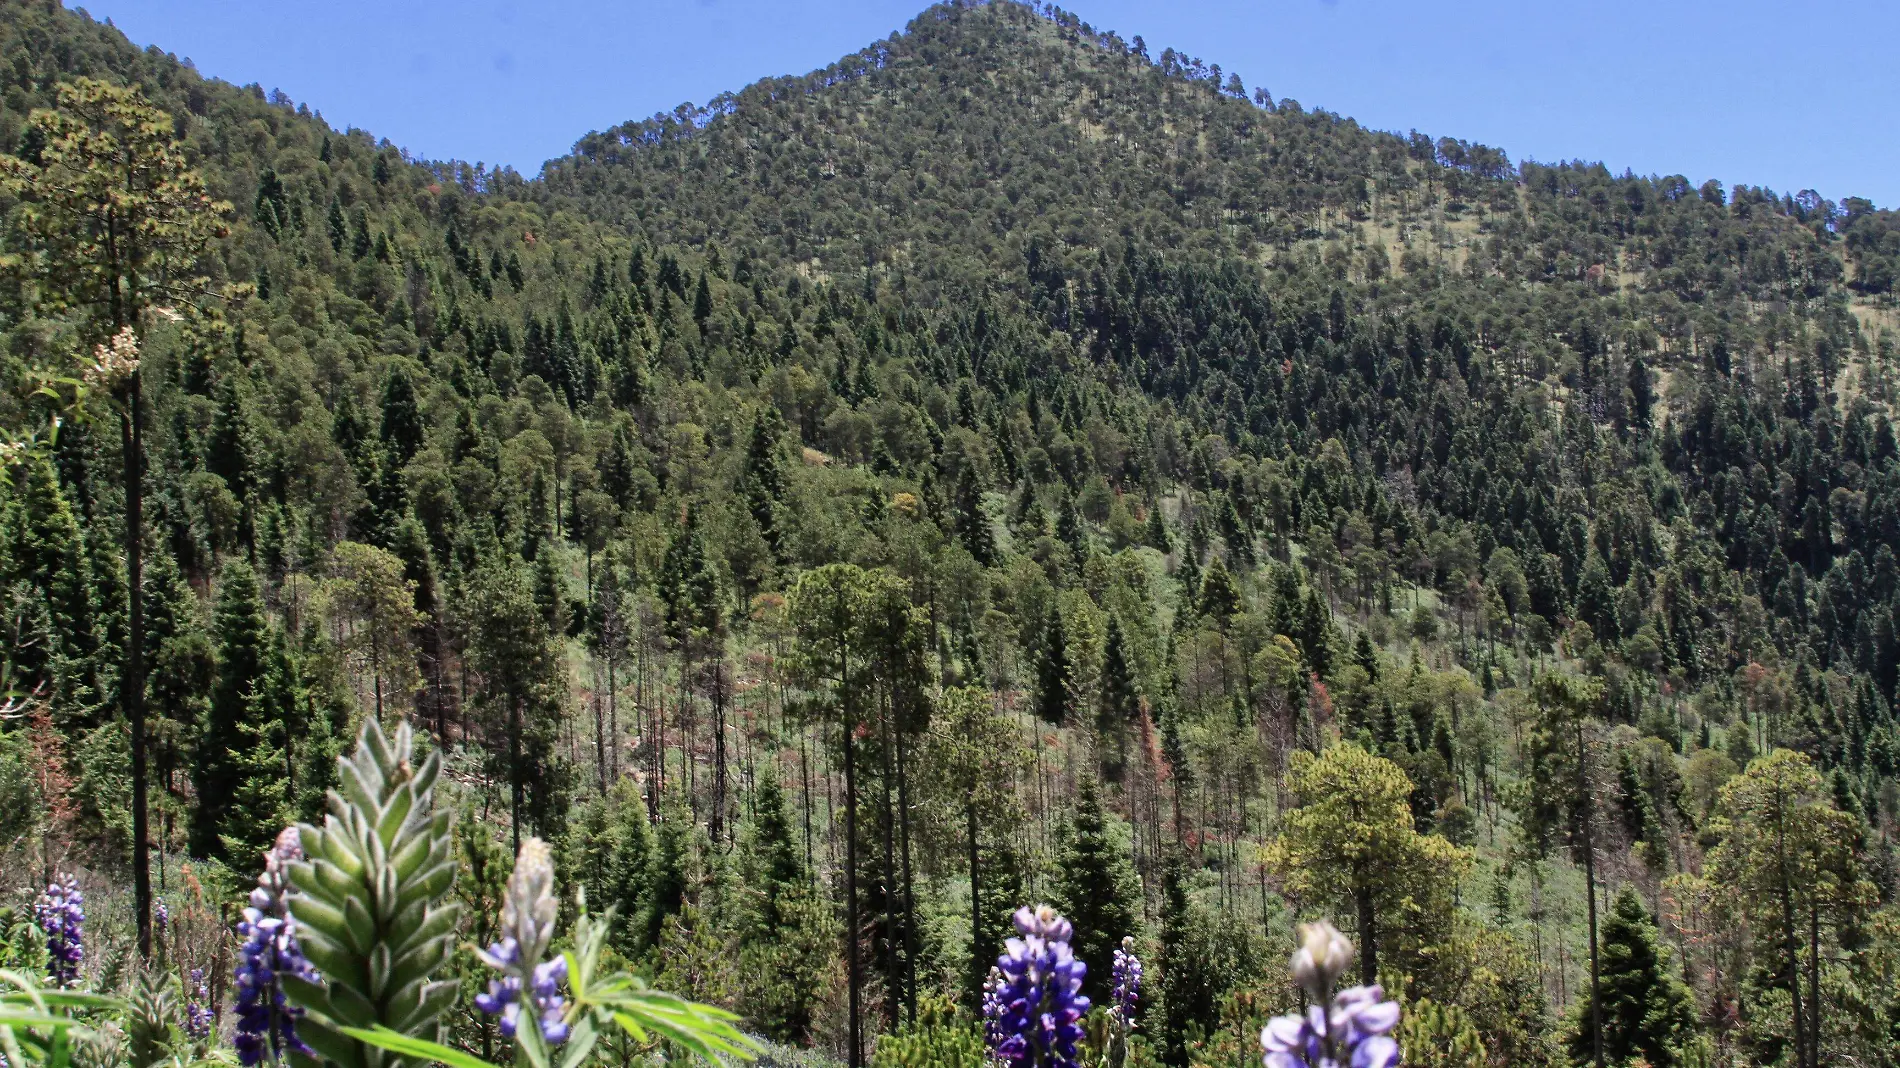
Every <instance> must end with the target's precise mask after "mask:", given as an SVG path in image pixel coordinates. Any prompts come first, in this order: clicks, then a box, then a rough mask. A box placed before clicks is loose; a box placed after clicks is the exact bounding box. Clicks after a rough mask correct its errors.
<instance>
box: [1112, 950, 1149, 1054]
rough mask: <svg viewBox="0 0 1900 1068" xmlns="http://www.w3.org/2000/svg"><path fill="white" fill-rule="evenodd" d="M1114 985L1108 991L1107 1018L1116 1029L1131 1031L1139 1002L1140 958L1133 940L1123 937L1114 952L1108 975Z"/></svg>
mask: <svg viewBox="0 0 1900 1068" xmlns="http://www.w3.org/2000/svg"><path fill="white" fill-rule="evenodd" d="M1110 974H1111V976H1112V977H1113V980H1114V985H1113V986H1112V987H1111V988H1110V990H1109V998H1110V1000H1111V1002H1112V1004H1110V1005H1109V1007H1108V1015H1109V1018H1110V1019H1112V1020H1113V1021H1114V1022H1115V1025H1116V1026H1117V1027H1120V1028H1122V1029H1123V1030H1125V1031H1132V1030H1134V1027H1135V1008H1136V1006H1137V1005H1139V1004H1140V1002H1141V958H1140V957H1137V956H1135V940H1134V939H1133V938H1132V937H1124V938H1123V939H1122V945H1121V948H1120V949H1117V950H1116V951H1115V966H1114V970H1113V971H1112V972H1111V973H1110Z"/></svg>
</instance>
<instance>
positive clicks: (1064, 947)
mask: <svg viewBox="0 0 1900 1068" xmlns="http://www.w3.org/2000/svg"><path fill="white" fill-rule="evenodd" d="M1015 920H1016V930H1017V931H1018V932H1020V933H1021V935H1022V937H1020V938H1012V939H1010V940H1009V941H1008V942H1007V943H1005V947H1006V950H1007V951H1006V952H1005V953H1004V954H1003V955H1002V956H1000V957H998V958H997V959H996V971H995V972H993V973H992V979H991V983H992V984H993V987H994V988H993V989H992V990H991V991H990V992H989V994H988V995H987V997H986V1000H988V999H994V1006H993V1007H992V1009H991V1011H992V1012H993V1014H994V1016H993V1019H992V1021H991V1023H990V1026H989V1035H990V1054H991V1056H992V1057H993V1058H994V1059H995V1060H996V1061H998V1062H1000V1063H1004V1064H1009V1065H1019V1066H1023V1068H1076V1066H1077V1064H1078V1062H1077V1059H1076V1052H1075V1044H1076V1040H1077V1039H1079V1038H1081V1037H1082V1024H1081V1020H1082V1018H1083V1017H1084V1016H1087V1015H1088V1011H1089V999H1088V998H1087V997H1086V996H1084V995H1083V993H1082V978H1083V976H1085V975H1087V974H1088V966H1087V965H1086V964H1084V963H1083V962H1081V961H1079V960H1077V959H1076V958H1075V953H1074V951H1072V950H1071V949H1070V948H1069V937H1070V935H1071V934H1073V933H1074V931H1073V928H1071V927H1070V925H1069V921H1068V920H1065V919H1063V918H1062V917H1061V916H1058V915H1056V911H1055V910H1054V909H1052V908H1050V907H1049V906H1047V905H1041V906H1038V907H1036V908H1034V909H1030V908H1027V907H1025V908H1021V909H1017V910H1016V916H1015Z"/></svg>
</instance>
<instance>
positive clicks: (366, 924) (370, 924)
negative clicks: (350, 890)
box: [343, 897, 376, 956]
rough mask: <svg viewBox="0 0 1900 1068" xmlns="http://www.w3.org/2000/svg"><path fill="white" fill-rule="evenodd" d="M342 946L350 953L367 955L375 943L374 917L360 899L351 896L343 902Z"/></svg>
mask: <svg viewBox="0 0 1900 1068" xmlns="http://www.w3.org/2000/svg"><path fill="white" fill-rule="evenodd" d="M343 921H344V925H345V926H344V931H345V932H346V933H347V935H348V937H347V938H346V939H345V940H344V943H343V944H344V946H345V947H346V948H348V949H349V951H350V952H352V953H357V954H360V955H364V956H367V955H368V954H369V951H370V947H372V946H374V945H375V944H376V918H375V917H374V916H371V915H370V911H369V909H368V908H366V907H365V906H364V905H363V903H362V902H361V901H359V900H358V899H356V898H354V897H352V898H350V899H349V900H347V901H345V902H344V903H343Z"/></svg>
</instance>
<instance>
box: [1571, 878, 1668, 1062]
mask: <svg viewBox="0 0 1900 1068" xmlns="http://www.w3.org/2000/svg"><path fill="white" fill-rule="evenodd" d="M1601 954H1602V974H1601V980H1600V987H1599V989H1600V991H1601V993H1600V995H1599V996H1600V997H1601V998H1602V1005H1603V1056H1604V1059H1605V1061H1606V1062H1608V1063H1610V1064H1617V1065H1623V1064H1630V1063H1632V1062H1634V1061H1637V1060H1639V1059H1640V1060H1641V1061H1642V1062H1644V1063H1646V1064H1649V1065H1651V1066H1652V1068H1676V1066H1677V1065H1680V1064H1683V1063H1684V1061H1683V1059H1682V1058H1683V1054H1684V1046H1685V1045H1686V1043H1687V1042H1688V1041H1689V1040H1690V1039H1691V1038H1692V1037H1693V1036H1694V1034H1695V1003H1694V1001H1693V1000H1692V999H1691V997H1690V995H1689V989H1688V987H1687V986H1685V985H1684V984H1683V982H1682V980H1681V979H1680V978H1678V977H1677V975H1676V971H1675V968H1674V967H1673V966H1672V964H1671V962H1670V961H1669V959H1668V958H1667V956H1666V955H1665V953H1664V952H1663V948H1662V945H1661V940H1660V939H1659V938H1658V937H1657V932H1656V925H1655V924H1654V923H1652V922H1650V918H1649V913H1648V912H1647V911H1646V910H1645V909H1644V908H1643V903H1642V900H1641V899H1640V898H1638V897H1637V896H1636V891H1635V890H1633V889H1632V888H1630V887H1628V886H1625V887H1624V888H1623V889H1622V890H1621V891H1619V892H1618V893H1617V895H1616V903H1615V904H1614V905H1612V906H1611V907H1610V914H1609V917H1608V918H1607V920H1606V921H1605V922H1604V925H1603V933H1602V946H1601ZM1591 1009H1592V1005H1591V1001H1590V997H1589V995H1588V994H1587V993H1586V994H1585V995H1584V997H1583V999H1582V1000H1580V1001H1578V1002H1577V1004H1576V1006H1575V1007H1574V1008H1573V1010H1572V1012H1571V1018H1570V1029H1569V1031H1570V1033H1569V1036H1568V1038H1567V1039H1566V1040H1565V1041H1566V1046H1567V1048H1568V1050H1569V1053H1570V1059H1571V1061H1572V1062H1573V1063H1576V1064H1579V1065H1582V1064H1588V1063H1589V1062H1590V1060H1591V1059H1592V1057H1593V1048H1592V1046H1593V1044H1592V1041H1591V1034H1590V1020H1591V1015H1592V1013H1591Z"/></svg>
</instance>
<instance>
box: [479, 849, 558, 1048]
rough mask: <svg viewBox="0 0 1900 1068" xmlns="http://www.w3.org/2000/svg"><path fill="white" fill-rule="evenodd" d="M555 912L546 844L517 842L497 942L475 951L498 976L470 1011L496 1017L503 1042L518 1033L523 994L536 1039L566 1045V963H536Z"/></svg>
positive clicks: (548, 939)
mask: <svg viewBox="0 0 1900 1068" xmlns="http://www.w3.org/2000/svg"><path fill="white" fill-rule="evenodd" d="M558 912H559V903H558V902H556V901H555V899H554V860H553V856H552V854H550V853H549V852H548V846H547V843H546V842H543V841H542V840H541V839H539V838H530V839H528V840H527V841H525V842H523V843H521V855H520V856H518V857H516V858H515V870H514V873H513V874H511V875H510V876H509V877H508V894H507V897H506V898H505V899H504V900H503V903H502V911H501V929H502V932H503V934H502V939H501V941H499V942H496V943H495V944H494V945H491V946H489V947H488V948H487V949H485V950H477V951H476V955H477V956H479V957H481V959H482V963H484V964H486V965H488V966H489V967H490V968H493V969H495V970H496V971H498V972H500V973H501V975H500V977H498V978H495V979H490V980H489V981H488V990H487V991H486V992H484V993H481V994H477V995H475V1007H476V1008H478V1009H480V1010H482V1011H483V1012H485V1013H487V1014H488V1015H490V1016H499V1017H501V1033H502V1034H503V1035H504V1036H505V1037H508V1038H513V1037H515V1035H516V1033H517V1032H518V1031H519V1030H520V1025H521V1006H522V1004H523V997H522V995H523V992H524V990H525V992H526V994H527V997H526V1002H527V1004H528V1005H529V1007H530V1009H531V1010H532V1012H533V1013H534V1017H535V1023H536V1024H537V1026H538V1027H539V1030H540V1032H541V1037H542V1039H543V1040H545V1041H546V1042H547V1043H548V1045H550V1046H558V1045H560V1044H561V1043H563V1042H566V1041H567V1034H568V1024H567V1021H566V1020H565V1019H563V1017H564V1016H565V1015H566V1012H567V1002H566V1000H565V999H564V998H562V997H561V984H562V983H565V982H566V981H567V958H566V957H565V956H560V957H554V958H553V959H551V960H542V959H541V958H542V956H543V955H545V954H546V953H547V950H548V944H549V943H550V942H552V941H553V940H554V917H555V915H556V913H558Z"/></svg>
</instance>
